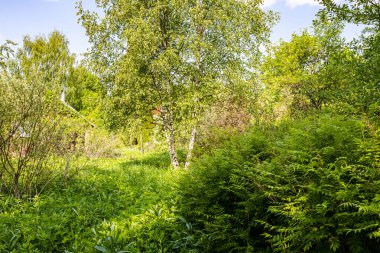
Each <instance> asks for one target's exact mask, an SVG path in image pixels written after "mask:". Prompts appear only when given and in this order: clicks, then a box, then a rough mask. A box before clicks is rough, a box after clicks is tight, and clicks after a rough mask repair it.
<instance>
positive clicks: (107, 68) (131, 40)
mask: <svg viewBox="0 0 380 253" xmlns="http://www.w3.org/2000/svg"><path fill="white" fill-rule="evenodd" d="M96 2H97V3H98V6H99V7H100V9H102V11H103V14H104V16H103V17H102V18H100V16H99V15H98V14H97V13H91V12H89V11H86V10H84V9H83V7H82V4H81V2H80V3H79V4H78V16H79V19H80V21H81V22H82V24H83V26H84V27H85V29H86V32H87V35H88V36H89V41H90V42H91V43H92V44H93V46H92V49H91V54H90V59H91V63H92V66H93V68H94V69H95V70H96V71H97V72H100V73H102V74H101V75H102V78H103V79H105V80H107V82H108V83H107V84H108V86H109V92H110V95H111V99H110V105H111V108H112V109H111V111H112V112H111V113H112V116H113V117H110V118H111V119H112V120H113V121H116V122H115V123H116V124H112V125H114V126H115V125H116V126H120V125H121V126H123V125H124V124H125V121H126V119H128V120H137V121H140V120H145V121H146V120H149V119H150V118H151V116H152V110H160V113H159V114H158V115H157V116H158V117H159V118H160V124H162V126H163V130H164V132H165V134H166V142H167V143H168V149H169V153H170V157H171V160H172V164H173V167H178V166H179V164H178V159H177V154H176V147H175V142H176V139H177V136H176V133H177V129H178V128H179V125H182V126H184V127H187V128H188V129H191V128H193V129H196V128H197V121H198V120H199V119H201V118H202V116H203V113H204V111H205V110H206V109H207V107H208V105H209V104H210V103H211V102H212V101H213V97H215V96H216V95H217V94H218V93H219V92H220V90H222V88H224V87H244V88H245V89H243V90H247V87H251V86H252V83H253V80H254V77H255V76H256V73H255V72H254V71H252V66H256V65H257V63H258V60H259V57H260V51H259V50H258V49H259V47H260V46H261V45H262V44H263V43H265V42H266V41H267V38H268V35H269V29H270V27H271V25H272V24H273V20H274V15H273V13H271V12H268V13H267V12H264V11H263V10H261V9H260V8H259V4H260V1H238V0H228V1H225V0H215V1H194V0H191V1H178V0H159V1H155V2H149V3H148V2H146V1H141V0H138V1H126V0H118V1H108V0H107V1H96ZM120 122H121V124H120ZM194 131H195V130H194ZM189 132H190V131H189ZM190 139H191V138H190ZM192 142H194V141H192ZM190 143H191V141H190ZM189 146H191V144H189ZM189 153H191V149H189ZM188 157H191V155H189V156H188Z"/></svg>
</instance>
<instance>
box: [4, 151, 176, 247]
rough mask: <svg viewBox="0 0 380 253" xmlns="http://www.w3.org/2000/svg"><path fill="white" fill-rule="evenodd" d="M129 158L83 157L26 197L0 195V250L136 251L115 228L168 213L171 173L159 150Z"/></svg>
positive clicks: (125, 230) (131, 230) (129, 229)
mask: <svg viewBox="0 0 380 253" xmlns="http://www.w3.org/2000/svg"><path fill="white" fill-rule="evenodd" d="M130 158H131V159H99V160H93V161H88V162H87V164H86V165H82V166H81V167H80V169H79V173H78V175H76V176H75V177H74V178H73V179H72V180H70V181H68V182H65V181H64V180H60V181H58V182H56V183H55V184H54V185H50V186H49V187H48V188H47V189H46V190H45V192H44V193H43V194H42V195H40V196H36V197H34V198H32V199H29V200H24V201H20V200H17V199H15V198H13V197H9V196H1V197H0V224H1V225H0V252H118V251H121V250H122V248H123V247H124V248H125V247H129V248H130V249H131V250H132V248H133V247H135V250H133V251H134V252H138V251H139V250H137V249H136V246H135V245H136V242H133V241H131V242H124V241H123V240H126V235H125V236H122V237H120V236H119V234H120V231H122V232H123V233H129V236H128V237H131V233H132V234H135V232H134V230H136V228H137V227H139V226H138V225H137V223H139V222H140V223H144V222H147V219H146V217H144V216H147V217H148V216H149V214H156V216H157V214H158V213H159V215H161V214H163V213H165V215H169V213H171V212H172V211H171V210H170V208H171V207H170V206H168V203H169V205H170V203H171V197H170V192H172V187H173V184H172V180H171V179H170V178H171V177H172V171H171V170H170V169H169V160H168V157H167V155H166V154H164V153H158V154H148V155H145V156H143V157H137V155H136V154H133V155H132V156H131V157H130ZM150 220H151V219H150ZM131 223H136V224H134V227H133V226H132V227H131ZM120 227H122V229H119V230H118V228H120ZM140 228H142V227H141V226H140ZM128 244H129V245H128ZM144 247H145V246H144Z"/></svg>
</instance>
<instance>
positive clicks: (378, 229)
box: [179, 116, 380, 252]
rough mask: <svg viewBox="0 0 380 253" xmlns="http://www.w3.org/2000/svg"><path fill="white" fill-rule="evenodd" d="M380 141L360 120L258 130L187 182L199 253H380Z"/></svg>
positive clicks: (203, 164)
mask: <svg viewBox="0 0 380 253" xmlns="http://www.w3.org/2000/svg"><path fill="white" fill-rule="evenodd" d="M379 154H380V145H379V138H378V135H377V134H376V133H375V132H373V131H372V130H370V129H369V128H367V127H366V126H365V124H364V123H363V122H361V121H359V120H349V119H345V118H342V117H330V116H320V117H309V118H307V119H304V120H302V121H300V120H298V121H297V122H292V121H289V122H284V123H282V124H281V125H279V126H272V127H267V128H266V129H252V130H251V131H250V132H248V133H246V134H244V135H243V136H240V137H233V138H231V140H229V141H228V142H226V143H225V145H224V146H222V147H221V148H219V149H217V150H214V151H213V152H212V153H211V154H207V155H204V156H203V157H202V158H200V159H199V160H198V161H197V162H196V163H195V164H194V165H193V168H192V169H191V170H190V171H189V172H188V173H187V174H186V175H184V176H183V178H182V179H181V181H180V186H179V194H180V196H181V198H180V200H179V201H180V206H181V208H180V211H181V215H182V216H183V217H184V218H185V219H186V220H187V221H188V222H189V223H190V224H191V225H192V227H193V231H192V236H193V237H194V238H195V239H194V245H195V246H194V249H198V251H199V252H377V250H378V248H379V247H380V239H379V237H380V215H379V214H380V202H379V200H380V194H379V193H380V188H379V187H380V171H379V162H378V157H379Z"/></svg>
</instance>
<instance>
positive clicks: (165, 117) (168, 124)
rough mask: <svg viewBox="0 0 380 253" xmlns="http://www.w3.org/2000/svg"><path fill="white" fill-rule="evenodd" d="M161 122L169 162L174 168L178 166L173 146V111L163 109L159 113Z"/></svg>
mask: <svg viewBox="0 0 380 253" xmlns="http://www.w3.org/2000/svg"><path fill="white" fill-rule="evenodd" d="M161 116H162V121H163V122H162V123H163V125H164V131H165V137H166V143H167V144H168V149H169V156H170V162H171V164H172V166H173V168H174V169H178V168H179V162H178V156H177V150H176V148H175V139H174V128H173V113H172V112H171V111H169V112H167V111H166V110H163V112H162V113H161Z"/></svg>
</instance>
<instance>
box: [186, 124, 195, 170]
mask: <svg viewBox="0 0 380 253" xmlns="http://www.w3.org/2000/svg"><path fill="white" fill-rule="evenodd" d="M196 135H197V129H196V128H195V127H193V129H191V135H190V140H189V147H188V149H187V156H186V163H185V170H187V169H188V168H189V165H190V161H191V158H192V156H193V149H194V144H195V138H196Z"/></svg>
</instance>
